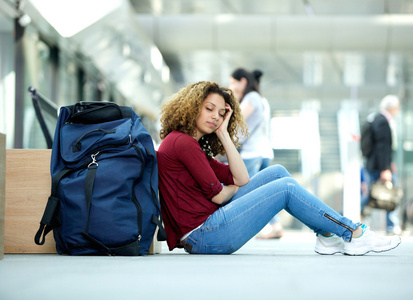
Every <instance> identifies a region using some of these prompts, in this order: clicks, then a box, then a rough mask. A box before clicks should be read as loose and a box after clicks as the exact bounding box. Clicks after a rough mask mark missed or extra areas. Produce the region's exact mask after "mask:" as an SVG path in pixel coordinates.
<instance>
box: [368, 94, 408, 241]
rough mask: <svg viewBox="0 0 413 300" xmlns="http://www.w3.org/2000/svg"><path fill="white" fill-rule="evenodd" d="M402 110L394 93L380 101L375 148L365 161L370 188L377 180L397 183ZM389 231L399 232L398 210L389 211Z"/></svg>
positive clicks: (375, 127) (375, 120)
mask: <svg viewBox="0 0 413 300" xmlns="http://www.w3.org/2000/svg"><path fill="white" fill-rule="evenodd" d="M399 111H400V101H399V98H398V97H396V96H394V95H387V96H385V97H384V98H383V99H382V100H381V103H380V113H378V114H377V115H376V117H375V119H374V121H373V123H372V125H371V130H372V132H373V149H372V151H371V153H370V155H369V156H368V157H367V159H366V162H365V168H366V171H367V175H368V176H366V177H367V178H366V181H367V184H368V187H369V190H370V187H371V184H372V183H373V182H375V181H377V180H382V181H393V183H394V184H395V185H397V177H396V173H397V167H396V164H395V163H394V152H395V151H396V149H397V134H396V124H395V121H394V118H395V117H396V116H397V114H398V113H399ZM386 222H387V224H386V231H387V233H395V234H399V233H400V231H401V229H400V225H399V216H398V210H397V209H396V210H394V211H391V212H387V218H386Z"/></svg>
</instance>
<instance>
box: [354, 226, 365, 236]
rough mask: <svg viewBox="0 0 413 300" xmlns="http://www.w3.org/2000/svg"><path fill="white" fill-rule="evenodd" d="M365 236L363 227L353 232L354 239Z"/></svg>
mask: <svg viewBox="0 0 413 300" xmlns="http://www.w3.org/2000/svg"><path fill="white" fill-rule="evenodd" d="M362 234H363V228H361V225H360V226H359V227H357V228H356V230H354V231H353V238H358V237H360V236H361V235H362Z"/></svg>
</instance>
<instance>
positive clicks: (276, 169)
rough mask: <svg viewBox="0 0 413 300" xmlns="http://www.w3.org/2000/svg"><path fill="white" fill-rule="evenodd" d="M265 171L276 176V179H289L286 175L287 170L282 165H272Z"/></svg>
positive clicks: (288, 174) (287, 174)
mask: <svg viewBox="0 0 413 300" xmlns="http://www.w3.org/2000/svg"><path fill="white" fill-rule="evenodd" d="M267 169H270V170H271V172H272V173H275V174H277V175H278V177H287V176H288V177H291V175H290V173H288V171H287V169H286V168H285V167H284V166H282V165H278V164H277V165H272V166H270V167H268V168H267Z"/></svg>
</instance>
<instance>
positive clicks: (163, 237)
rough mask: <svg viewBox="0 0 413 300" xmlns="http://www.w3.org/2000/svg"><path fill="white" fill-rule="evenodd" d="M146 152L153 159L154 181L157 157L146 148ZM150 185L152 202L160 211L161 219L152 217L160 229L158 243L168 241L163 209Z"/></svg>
mask: <svg viewBox="0 0 413 300" xmlns="http://www.w3.org/2000/svg"><path fill="white" fill-rule="evenodd" d="M145 150H146V154H147V155H148V156H150V157H152V169H151V179H152V175H153V170H154V169H155V156H154V155H153V154H152V153H151V152H150V151H149V150H148V149H146V148H145ZM150 185H151V194H152V200H153V202H155V205H156V207H157V208H158V210H159V218H158V217H157V216H156V215H152V223H154V224H156V225H157V226H158V228H159V231H158V235H157V239H158V241H166V231H165V228H164V227H163V225H162V214H161V207H160V206H159V202H158V197H157V196H156V192H155V191H154V189H153V187H152V180H150Z"/></svg>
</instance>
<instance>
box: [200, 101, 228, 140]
mask: <svg viewBox="0 0 413 300" xmlns="http://www.w3.org/2000/svg"><path fill="white" fill-rule="evenodd" d="M225 113H226V109H225V100H224V98H223V97H222V96H221V95H218V94H209V95H208V96H207V97H206V98H205V100H204V102H203V103H202V107H201V112H200V114H199V116H198V118H197V119H196V129H197V133H196V139H197V140H199V139H200V138H201V137H203V136H204V135H205V134H210V133H213V132H215V130H217V128H218V127H219V126H221V124H222V122H223V121H224V116H225Z"/></svg>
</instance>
